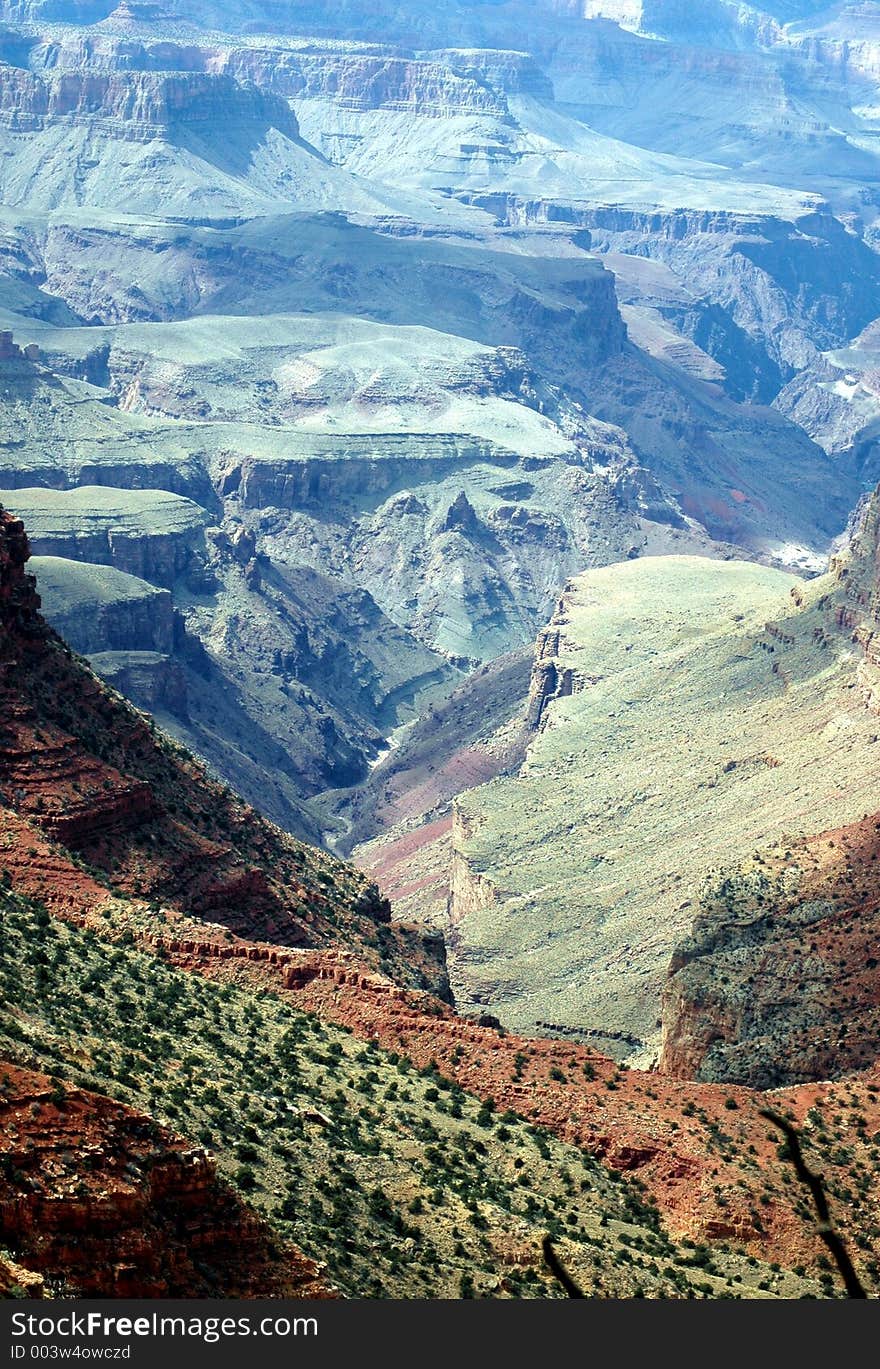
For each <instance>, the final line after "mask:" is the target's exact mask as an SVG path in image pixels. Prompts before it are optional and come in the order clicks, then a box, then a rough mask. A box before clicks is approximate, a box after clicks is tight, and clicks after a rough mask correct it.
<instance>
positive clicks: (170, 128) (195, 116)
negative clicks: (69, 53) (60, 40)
mask: <svg viewBox="0 0 880 1369" xmlns="http://www.w3.org/2000/svg"><path fill="white" fill-rule="evenodd" d="M218 120H222V121H223V122H224V123H227V124H228V123H230V122H232V123H238V122H246V123H248V122H250V123H256V124H258V125H261V126H263V127H268V126H272V127H275V128H278V129H279V130H281V131H282V132H283V133H284V134H285V135H286V136H288V137H289V138H291V139H296V138H297V137H298V136H299V129H298V126H297V122H296V118H295V116H294V115H293V113H292V112H291V110H290V109H289V107H288V106H287V105H286V104H285V103H284V102H283V101H281V100H279V99H273V97H272V96H271V95H269V94H266V93H263V92H261V91H259V90H258V89H257V88H256V87H255V86H244V85H240V84H239V83H238V82H236V81H235V80H234V79H233V78H232V77H230V76H225V75H223V74H215V73H212V72H181V73H174V74H171V73H169V72H161V73H160V72H138V73H131V72H129V73H128V74H126V75H125V76H122V75H115V74H104V73H100V72H93V73H92V72H87V71H83V70H82V69H81V68H80V69H77V70H71V71H64V72H60V73H58V74H48V75H46V76H41V75H37V74H36V73H33V72H28V71H23V70H21V69H20V68H16V67H10V66H0V122H2V123H3V124H5V125H6V127H8V128H10V129H14V130H15V131H16V132H19V133H26V132H35V131H37V130H40V129H44V128H46V127H47V126H49V125H53V124H56V123H58V122H59V121H60V122H71V123H97V124H107V125H110V126H112V128H113V130H114V133H115V134H116V135H117V136H122V137H124V138H131V139H136V140H143V141H149V140H150V139H151V138H155V137H157V136H159V135H160V134H169V133H174V132H175V131H177V132H178V133H179V132H181V131H183V130H187V131H192V130H197V129H205V130H211V129H213V128H214V127H216V124H217V122H218Z"/></svg>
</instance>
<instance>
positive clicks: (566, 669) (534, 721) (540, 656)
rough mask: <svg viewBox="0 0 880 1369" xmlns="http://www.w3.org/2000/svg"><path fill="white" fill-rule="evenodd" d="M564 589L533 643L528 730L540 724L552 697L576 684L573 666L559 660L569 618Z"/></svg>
mask: <svg viewBox="0 0 880 1369" xmlns="http://www.w3.org/2000/svg"><path fill="white" fill-rule="evenodd" d="M567 593H568V589H566V590H564V591H563V593H562V596H561V598H560V599H559V602H558V603H557V605H556V610H555V612H554V614H553V617H552V618H551V619H550V623H549V625H548V626H547V627H546V628H544V629H542V631H541V632H539V633H538V640H537V642H536V643H535V654H534V661H533V664H532V678H531V681H530V683H529V701H528V707H527V711H526V726H527V727H528V728H529V730H530V731H531V732H536V731H537V730H538V728H539V727H540V726H541V723H542V721H543V719H544V712H545V709H546V708H547V705H548V704H549V703H550V702H552V700H553V699H564V698H567V697H568V696H569V695H570V694H573V693H574V691H575V688H576V687H578V685H579V679H578V677H577V675H576V672H575V670H574V668H573V667H572V666H571V665H570V664H567V663H565V662H563V661H561V660H560V648H561V646H562V643H563V640H564V638H563V629H564V627H565V624H566V623H567V621H568V602H567V598H566V595H567Z"/></svg>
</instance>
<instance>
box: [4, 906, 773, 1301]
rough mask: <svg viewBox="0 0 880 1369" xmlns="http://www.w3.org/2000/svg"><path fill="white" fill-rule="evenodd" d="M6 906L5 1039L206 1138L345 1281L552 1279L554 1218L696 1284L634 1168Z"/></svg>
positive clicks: (287, 1228)
mask: <svg viewBox="0 0 880 1369" xmlns="http://www.w3.org/2000/svg"><path fill="white" fill-rule="evenodd" d="M0 910H2V938H0V994H2V1003H3V1008H2V1011H0V1053H2V1055H3V1056H5V1058H7V1059H11V1060H15V1061H17V1062H19V1063H21V1064H22V1065H26V1066H29V1067H31V1068H35V1069H40V1070H43V1071H45V1072H46V1073H48V1074H49V1075H51V1076H52V1077H53V1078H54V1079H56V1080H61V1081H64V1082H66V1083H75V1084H78V1085H80V1086H83V1087H88V1088H91V1089H94V1090H95V1091H97V1092H101V1093H105V1094H107V1095H109V1096H111V1097H114V1098H117V1099H119V1100H120V1101H122V1102H125V1103H127V1104H129V1105H131V1106H133V1107H135V1108H139V1109H143V1110H144V1111H146V1112H148V1113H150V1114H151V1115H152V1116H153V1117H155V1118H156V1119H158V1120H159V1121H161V1122H163V1123H166V1124H168V1125H169V1126H171V1127H172V1128H174V1129H175V1130H177V1131H179V1132H181V1133H182V1134H184V1135H185V1136H187V1137H188V1138H189V1139H190V1140H192V1141H193V1142H194V1143H198V1144H202V1145H204V1146H206V1147H209V1148H210V1149H211V1150H213V1151H214V1152H215V1153H216V1155H217V1157H218V1162H219V1166H220V1169H221V1171H222V1172H223V1173H224V1174H225V1176H226V1177H227V1178H228V1179H229V1180H230V1181H231V1182H232V1183H233V1184H235V1185H236V1186H237V1187H238V1188H239V1189H240V1190H241V1191H242V1193H244V1194H245V1196H246V1197H247V1198H248V1200H249V1201H250V1202H252V1203H253V1204H254V1205H255V1206H256V1207H258V1208H259V1209H260V1210H261V1211H262V1212H263V1213H264V1214H266V1215H267V1216H268V1217H269V1218H270V1219H271V1220H272V1221H273V1223H275V1224H276V1226H277V1227H278V1228H279V1229H280V1230H281V1231H283V1232H284V1234H285V1235H287V1236H289V1237H290V1238H291V1239H292V1240H294V1241H295V1242H296V1244H298V1245H299V1246H300V1247H301V1248H302V1249H304V1250H305V1251H306V1252H307V1253H308V1254H310V1255H313V1256H314V1257H315V1258H317V1259H319V1260H322V1261H325V1262H326V1264H327V1266H328V1272H329V1276H330V1278H331V1279H332V1280H333V1281H334V1282H336V1283H337V1284H338V1285H339V1287H340V1288H342V1289H343V1290H344V1291H346V1292H347V1293H349V1294H356V1295H357V1294H359V1295H362V1296H375V1297H388V1296H392V1297H410V1296H458V1295H459V1293H460V1291H461V1288H462V1283H463V1281H465V1282H468V1281H471V1282H472V1285H473V1289H474V1293H475V1295H476V1296H486V1295H508V1296H536V1295H537V1296H558V1295H559V1291H558V1289H557V1288H556V1286H555V1284H554V1283H553V1282H552V1281H548V1279H547V1277H546V1274H545V1271H544V1269H543V1266H542V1264H541V1261H540V1257H539V1254H538V1249H539V1241H540V1236H541V1235H542V1233H543V1232H545V1231H549V1232H551V1233H552V1234H553V1235H554V1237H555V1238H556V1240H557V1241H558V1242H559V1243H560V1249H561V1251H562V1252H563V1254H564V1257H565V1259H566V1261H567V1262H568V1263H569V1264H570V1267H571V1268H572V1270H573V1271H574V1272H575V1273H576V1274H577V1277H578V1278H579V1279H580V1280H581V1281H583V1282H584V1283H585V1286H587V1287H588V1288H591V1289H593V1290H594V1291H596V1292H602V1293H607V1294H609V1295H611V1294H614V1295H625V1294H627V1293H629V1292H632V1291H633V1289H634V1288H635V1287H636V1285H638V1286H640V1287H641V1288H642V1289H643V1291H644V1293H645V1294H646V1296H654V1297H656V1296H669V1295H672V1296H678V1295H679V1294H687V1295H688V1296H701V1293H700V1290H699V1288H698V1287H697V1286H696V1285H695V1284H694V1283H693V1280H692V1279H691V1275H690V1273H689V1272H688V1271H689V1269H690V1267H691V1261H690V1257H688V1256H683V1255H682V1252H681V1251H680V1250H678V1249H677V1248H676V1247H675V1246H674V1245H673V1244H672V1243H671V1242H670V1241H669V1240H668V1239H667V1237H666V1236H665V1235H664V1234H663V1233H662V1231H661V1230H660V1226H659V1220H658V1216H657V1213H656V1210H655V1209H654V1208H653V1207H651V1206H650V1205H648V1204H647V1203H646V1202H645V1201H644V1200H643V1198H642V1197H641V1195H640V1193H639V1190H638V1187H637V1186H636V1185H631V1184H628V1183H626V1182H624V1181H622V1180H620V1179H618V1178H617V1177H616V1176H614V1175H613V1174H610V1173H609V1172H608V1171H606V1170H605V1169H604V1168H603V1167H602V1166H601V1165H599V1164H597V1163H596V1162H595V1161H594V1160H592V1159H591V1158H590V1157H589V1156H587V1155H585V1154H584V1153H583V1152H581V1151H580V1150H578V1149H577V1148H576V1147H574V1146H570V1145H564V1144H563V1143H561V1142H559V1141H557V1140H555V1139H554V1138H553V1137H552V1136H550V1135H548V1134H546V1133H544V1132H542V1131H541V1130H539V1129H537V1128H533V1127H530V1126H528V1125H527V1124H526V1123H525V1122H523V1121H522V1120H521V1119H519V1118H518V1117H516V1116H515V1115H514V1114H513V1113H510V1112H506V1113H505V1114H504V1115H503V1117H501V1118H499V1117H498V1116H497V1114H496V1112H495V1110H494V1108H493V1107H492V1105H491V1103H488V1102H479V1101H477V1100H476V1099H474V1098H472V1097H471V1096H469V1095H467V1094H466V1093H464V1092H463V1091H462V1090H461V1089H460V1088H459V1087H458V1086H457V1085H455V1084H454V1083H452V1082H451V1081H449V1080H447V1079H445V1078H443V1076H441V1075H440V1074H439V1073H438V1072H437V1071H436V1069H431V1068H428V1069H426V1070H423V1071H419V1070H417V1069H415V1068H414V1067H413V1066H412V1065H411V1064H410V1062H409V1061H408V1060H407V1059H405V1058H402V1057H400V1056H398V1055H397V1054H396V1053H390V1054H389V1053H387V1052H384V1051H381V1050H379V1049H377V1048H375V1047H372V1046H370V1045H366V1044H363V1043H362V1042H359V1041H357V1040H356V1039H354V1038H353V1037H352V1036H351V1035H350V1034H349V1033H348V1032H346V1031H345V1030H344V1029H342V1028H338V1027H333V1026H329V1025H326V1024H324V1023H322V1022H321V1021H320V1020H318V1019H317V1018H315V1017H313V1016H311V1015H309V1014H306V1013H300V1012H297V1011H295V1010H294V1009H292V1008H291V1007H289V1006H288V1005H287V1004H285V1003H283V1002H281V1001H280V1000H278V999H276V998H274V997H273V996H272V995H270V994H254V993H252V992H247V991H245V990H241V989H238V988H236V987H233V986H231V985H220V984H215V983H212V982H210V981H206V980H204V979H201V978H199V977H197V976H193V975H189V974H187V973H185V972H182V971H178V970H174V969H171V968H169V967H168V966H166V965H164V964H163V963H162V962H161V961H159V960H156V959H154V958H153V957H151V956H149V955H146V954H143V953H141V952H139V951H138V950H136V949H135V948H134V947H133V946H132V945H130V944H111V943H109V942H105V941H102V940H101V939H100V938H99V937H98V936H96V935H95V934H94V933H92V932H91V931H83V930H81V929H79V928H76V927H72V926H69V925H67V924H66V923H62V922H59V921H57V920H56V919H54V918H52V917H50V915H49V914H48V913H47V912H46V910H45V909H44V908H43V907H41V906H40V905H39V904H37V903H33V902H29V901H27V900H24V899H21V898H17V897H14V896H12V895H10V894H8V893H2V894H0ZM59 1087H60V1086H59ZM740 1263H741V1265H742V1269H743V1270H746V1269H747V1266H746V1265H745V1263H744V1262H740ZM737 1268H739V1265H738V1266H737ZM670 1270H671V1271H672V1273H670V1272H669V1271H670ZM759 1273H766V1270H762V1269H760V1268H759V1269H758V1270H757V1271H755V1272H754V1275H753V1277H752V1282H753V1283H754V1282H755V1280H756V1278H757V1274H759ZM705 1274H706V1271H705V1268H703V1267H701V1270H700V1280H699V1282H701V1283H702V1282H704V1281H705ZM719 1278H720V1271H719ZM468 1287H470V1283H468ZM707 1287H708V1288H711V1289H712V1290H714V1293H713V1295H714V1296H717V1295H718V1290H719V1288H720V1289H721V1290H722V1295H723V1291H724V1288H725V1287H726V1285H723V1284H721V1283H720V1282H719V1283H718V1285H717V1286H716V1285H715V1284H710V1285H707Z"/></svg>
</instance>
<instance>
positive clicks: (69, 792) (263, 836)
mask: <svg viewBox="0 0 880 1369" xmlns="http://www.w3.org/2000/svg"><path fill="white" fill-rule="evenodd" d="M0 532H2V540H0V586H2V588H0V622H2V627H3V638H2V666H3V673H2V682H0V687H2V691H3V742H2V750H0V790H2V792H3V796H4V819H5V821H7V822H8V823H9V824H10V826H11V830H13V831H18V830H21V829H22V828H23V827H26V828H30V829H31V830H32V831H33V832H34V833H37V832H41V833H42V834H43V835H44V836H45V837H47V838H48V839H49V841H50V843H51V842H52V841H58V842H61V843H62V844H63V845H64V846H65V847H66V848H68V854H67V855H66V856H65V857H64V859H65V860H66V861H68V862H70V861H71V860H72V861H73V862H74V866H75V864H76V861H79V862H83V861H85V862H87V863H88V865H89V866H90V867H91V868H92V870H93V876H89V877H88V878H87V879H85V881H84V884H83V887H82V889H81V890H79V891H78V892H77V891H76V890H74V894H73V902H74V903H76V901H77V898H78V899H79V906H80V907H81V908H82V909H83V910H88V909H89V907H90V903H93V902H94V900H95V897H96V894H97V890H98V888H99V887H100V886H101V885H103V890H104V892H103V893H102V894H101V896H100V901H106V900H107V898H109V897H111V896H112V893H113V892H114V891H116V892H119V893H120V894H127V895H133V894H134V895H137V896H139V897H142V898H145V899H153V900H156V901H157V902H164V903H166V904H167V905H168V906H169V907H170V908H173V909H176V910H177V911H178V912H183V911H185V912H187V913H194V914H196V915H197V916H199V915H201V916H204V915H206V914H210V916H211V917H212V918H213V919H215V920H218V921H221V922H222V923H223V924H224V925H225V926H226V927H227V928H228V929H229V930H230V931H231V932H239V933H247V934H249V935H254V936H257V937H260V936H262V937H270V938H271V939H272V940H274V941H276V942H278V943H279V944H282V945H283V944H286V945H290V946H319V945H321V944H326V943H332V944H334V945H338V944H340V943H343V944H344V943H346V942H348V943H349V944H350V945H352V946H353V947H357V948H358V950H359V952H360V953H362V955H363V957H364V959H365V961H366V962H367V963H375V964H378V961H379V950H378V944H379V941H380V940H381V942H382V948H383V951H382V953H383V958H384V959H385V960H386V961H387V962H388V964H389V966H393V965H395V964H396V965H397V966H398V968H399V969H400V972H401V974H402V975H403V976H404V977H405V978H408V979H411V978H412V977H413V975H414V974H415V976H416V982H430V983H433V984H436V985H437V986H438V987H439V988H441V990H442V986H443V973H442V968H441V966H440V965H439V964H437V963H436V956H437V953H438V947H437V946H436V943H433V944H432V945H431V946H430V947H429V946H427V944H426V946H425V948H424V949H425V951H426V953H427V959H426V960H425V962H424V963H425V967H426V968H427V967H428V965H429V964H430V963H431V961H432V959H433V960H434V969H433V971H429V973H433V974H434V976H435V977H434V978H433V979H430V980H427V981H424V980H422V978H421V975H422V971H419V970H416V969H414V968H413V967H412V965H411V962H410V960H409V959H408V958H407V956H408V953H409V952H411V951H412V950H413V949H414V948H415V944H416V942H415V941H413V934H412V933H404V935H403V937H402V939H399V940H398V938H397V937H396V936H395V935H394V934H393V933H392V934H391V935H390V936H388V935H387V934H386V935H385V936H383V937H381V938H380V937H379V934H378V932H379V927H380V926H381V924H383V923H384V922H386V921H387V919H388V916H389V914H388V909H387V905H386V904H383V902H382V900H381V899H380V898H379V896H378V893H377V891H376V889H375V887H374V886H371V885H369V884H368V882H367V881H366V880H364V879H363V878H362V877H360V876H358V875H357V874H355V873H353V872H352V871H350V870H349V869H347V868H345V867H343V866H341V865H339V864H338V863H337V862H335V861H332V860H331V859H329V858H327V857H324V856H321V855H320V854H319V853H318V852H316V851H314V850H313V849H311V848H308V847H305V846H303V845H302V844H300V843H298V842H296V841H294V840H293V839H292V838H288V837H286V836H284V835H283V834H282V833H281V832H280V831H279V830H278V829H277V828H274V827H272V826H271V824H269V823H268V822H266V821H265V820H264V819H262V818H260V817H258V816H257V814H256V813H255V812H254V811H253V810H252V809H249V808H247V806H246V805H244V804H243V803H241V802H239V801H238V800H236V799H235V798H234V797H233V796H232V795H231V793H230V792H229V791H228V790H225V789H223V788H221V787H220V786H219V785H218V784H216V783H214V782H213V781H211V780H209V779H208V777H207V775H206V774H205V772H204V770H203V769H202V768H201V767H200V766H198V765H197V764H196V763H195V762H194V761H192V760H191V759H190V758H189V757H188V756H187V755H186V753H184V752H183V751H182V749H180V748H176V747H175V746H174V745H173V744H172V743H170V742H169V741H168V740H167V739H165V738H162V737H159V736H156V735H155V734H154V729H153V725H152V724H151V723H150V722H149V721H148V720H147V719H146V718H145V717H144V716H143V715H142V714H139V713H137V712H135V710H134V709H132V708H130V707H129V706H128V705H126V704H125V703H124V702H123V701H122V699H120V698H119V696H118V695H115V694H113V693H112V692H111V691H109V690H108V689H106V688H104V687H103V686H102V685H101V684H100V682H99V681H98V680H97V679H96V678H95V676H94V675H92V674H91V672H90V671H89V670H88V669H87V667H86V666H85V665H84V663H82V662H80V661H78V660H77V659H76V658H75V657H72V656H71V654H70V651H69V648H67V647H66V646H65V645H64V644H63V643H62V642H61V641H60V640H59V639H58V638H57V637H56V636H55V635H54V634H53V633H52V632H51V631H50V630H49V629H48V628H47V627H46V625H45V624H44V623H43V621H42V619H40V618H39V616H38V615H37V607H38V602H39V601H38V600H37V598H36V594H35V590H34V579H33V577H32V576H29V575H27V574H26V573H25V570H24V566H25V564H26V561H27V556H28V545H27V539H26V537H25V534H24V531H23V528H22V524H21V522H20V521H17V520H14V519H12V518H11V517H10V516H9V515H8V514H7V513H5V512H4V513H2V515H0ZM34 849H35V850H36V849H37V848H36V847H35V848H34ZM10 875H11V877H12V879H13V884H15V880H16V879H18V878H20V879H21V880H22V881H24V883H25V885H26V886H27V888H28V891H29V892H35V884H34V881H36V886H39V884H40V883H41V880H42V876H41V874H40V869H39V863H37V864H34V863H33V861H31V862H29V861H28V860H26V859H23V858H22V852H21V851H19V852H18V853H17V855H16V869H15V871H14V872H13V871H10ZM95 878H97V880H98V884H97V885H96V884H95ZM416 940H417V938H416ZM410 943H412V944H410ZM438 975H439V978H438V977H437V976H438Z"/></svg>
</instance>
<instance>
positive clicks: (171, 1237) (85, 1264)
mask: <svg viewBox="0 0 880 1369" xmlns="http://www.w3.org/2000/svg"><path fill="white" fill-rule="evenodd" d="M0 1074H2V1083H0V1119H2V1128H0V1158H2V1174H0V1240H2V1243H3V1246H4V1248H5V1250H7V1251H10V1252H11V1253H12V1257H13V1261H14V1263H13V1262H7V1261H6V1260H4V1263H3V1266H2V1268H0V1286H2V1284H3V1283H5V1284H6V1285H7V1287H9V1286H11V1287H14V1288H17V1289H18V1296H21V1294H22V1293H25V1294H27V1295H28V1296H31V1297H34V1296H41V1291H42V1287H43V1286H44V1283H51V1285H52V1287H53V1289H54V1290H56V1293H57V1291H58V1290H60V1291H61V1292H62V1293H63V1295H65V1296H68V1297H70V1296H78V1297H93V1298H94V1297H99V1298H120V1297H128V1298H162V1297H166V1298H169V1297H171V1298H193V1297H226V1298H253V1297H263V1298H290V1297H295V1298H315V1297H327V1296H332V1294H331V1293H330V1290H329V1289H328V1288H327V1285H326V1284H325V1283H324V1282H323V1281H322V1278H321V1275H320V1271H319V1268H318V1266H317V1265H316V1264H315V1263H314V1261H312V1260H309V1259H306V1257H305V1256H304V1255H302V1254H301V1253H300V1252H299V1251H298V1250H296V1249H294V1248H293V1247H292V1246H290V1245H286V1244H285V1243H283V1242H281V1241H279V1239H278V1236H277V1235H276V1234H275V1233H274V1232H272V1231H270V1229H269V1228H268V1226H267V1225H266V1223H265V1222H264V1221H263V1220H262V1219H261V1218H259V1217H258V1216H257V1215H256V1213H254V1212H253V1211H252V1210H250V1209H249V1208H248V1207H247V1206H246V1205H245V1204H244V1203H243V1202H242V1200H241V1199H240V1198H239V1197H238V1195H237V1194H236V1193H235V1192H234V1191H233V1189H232V1188H231V1187H230V1186H229V1185H228V1184H226V1183H224V1182H223V1181H221V1180H220V1179H219V1177H218V1174H217V1168H216V1164H215V1161H214V1159H213V1157H212V1156H211V1155H210V1154H208V1153H207V1152H206V1151H205V1150H204V1149H201V1148H199V1147H196V1146H193V1145H191V1144H190V1143H189V1142H187V1141H184V1140H183V1139H182V1138H181V1137H179V1136H174V1135H173V1134H171V1133H170V1132H168V1131H167V1130H166V1129H165V1128H163V1127H160V1126H158V1125H157V1124H156V1123H155V1122H153V1121H152V1119H150V1118H149V1117H145V1116H143V1115H141V1114H138V1113H136V1112H132V1111H131V1110H130V1109H128V1108H125V1107H123V1106H122V1105H121V1104H119V1103H115V1102H111V1100H110V1099H109V1098H103V1097H101V1096H100V1095H98V1094H94V1093H88V1092H85V1091H83V1090H81V1089H76V1088H69V1087H65V1086H64V1085H63V1084H61V1083H59V1082H58V1081H54V1082H53V1081H52V1080H50V1079H48V1078H46V1077H45V1076H43V1075H39V1074H34V1073H31V1072H29V1071H26V1070H22V1069H19V1068H17V1067H16V1066H14V1065H9V1064H6V1063H4V1064H3V1065H2V1068H0Z"/></svg>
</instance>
